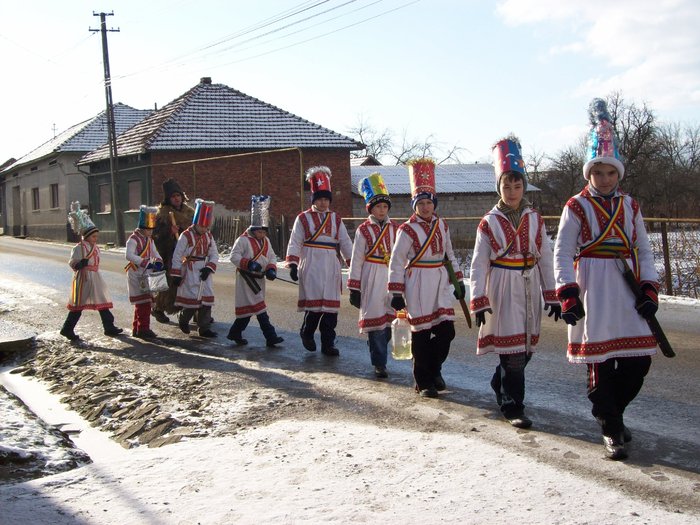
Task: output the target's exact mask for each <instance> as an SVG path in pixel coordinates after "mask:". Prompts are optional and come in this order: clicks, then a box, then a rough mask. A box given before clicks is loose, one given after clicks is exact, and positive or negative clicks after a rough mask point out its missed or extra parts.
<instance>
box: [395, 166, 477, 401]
mask: <svg viewBox="0 0 700 525" xmlns="http://www.w3.org/2000/svg"><path fill="white" fill-rule="evenodd" d="M409 177H410V183H411V195H412V199H411V207H412V208H413V211H414V214H413V215H412V216H411V218H410V219H409V220H408V221H406V222H405V223H403V224H402V225H401V226H400V227H399V232H398V234H397V236H396V242H395V243H394V250H393V251H392V252H391V262H390V264H389V284H388V290H389V292H391V293H392V294H393V298H392V300H391V306H392V307H393V308H394V309H395V310H403V309H404V308H406V310H407V313H408V321H409V323H410V324H411V352H412V353H413V377H414V379H415V381H416V391H417V392H419V393H420V395H421V397H438V391H440V390H444V389H445V388H446V387H445V381H444V379H443V377H442V373H441V370H442V364H443V363H444V361H445V359H447V355H448V354H449V351H450V343H451V342H452V340H453V339H454V337H455V329H454V317H455V312H454V308H453V301H454V297H453V293H454V296H455V297H456V298H457V299H463V298H464V296H465V288H464V283H462V281H461V279H462V272H461V271H457V272H456V277H457V279H459V284H460V286H459V288H458V289H457V290H454V288H453V286H452V285H451V284H450V278H449V275H448V273H447V270H446V269H445V266H444V265H443V260H444V259H445V257H447V259H449V261H450V262H451V263H452V265H453V267H455V268H458V265H457V261H456V260H455V256H454V252H453V251H452V240H451V239H450V231H449V229H448V227H447V223H446V222H445V221H444V220H443V219H440V218H439V217H438V216H437V215H436V214H435V208H436V207H437V196H436V194H435V163H434V162H433V161H432V160H431V159H417V160H414V161H412V162H411V163H409ZM404 297H405V299H404Z"/></svg>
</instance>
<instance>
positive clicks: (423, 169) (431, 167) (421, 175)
mask: <svg viewBox="0 0 700 525" xmlns="http://www.w3.org/2000/svg"><path fill="white" fill-rule="evenodd" d="M407 164H408V179H409V182H410V184H411V207H412V208H413V210H414V211H415V209H416V203H417V202H418V201H419V200H421V199H430V200H432V201H433V204H435V207H436V208H437V195H436V194H435V161H434V160H433V159H428V158H420V159H413V160H409V161H408V163H407Z"/></svg>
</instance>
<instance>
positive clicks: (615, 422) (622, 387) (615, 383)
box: [588, 356, 651, 436]
mask: <svg viewBox="0 0 700 525" xmlns="http://www.w3.org/2000/svg"><path fill="white" fill-rule="evenodd" d="M650 367H651V357H650V356H639V357H616V358H612V359H608V360H607V361H604V362H602V363H593V364H589V365H588V399H590V400H591V403H593V408H592V409H591V413H592V414H593V417H595V418H596V420H597V421H598V423H600V426H601V427H602V430H603V435H604V436H618V435H620V433H621V432H622V429H623V428H624V421H623V415H624V413H625V409H626V408H627V405H629V404H630V403H631V402H632V400H633V399H634V398H635V397H637V394H638V393H639V391H640V390H641V388H642V384H644V377H646V375H647V373H648V372H649V368H650Z"/></svg>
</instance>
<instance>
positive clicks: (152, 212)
mask: <svg viewBox="0 0 700 525" xmlns="http://www.w3.org/2000/svg"><path fill="white" fill-rule="evenodd" d="M157 213H158V208H156V207H154V206H146V205H145V204H142V205H141V208H139V228H142V229H149V230H152V229H153V228H155V227H156V215H157Z"/></svg>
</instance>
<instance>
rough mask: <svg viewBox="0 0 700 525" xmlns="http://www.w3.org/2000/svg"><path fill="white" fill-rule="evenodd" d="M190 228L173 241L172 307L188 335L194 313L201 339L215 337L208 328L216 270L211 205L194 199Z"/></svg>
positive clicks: (181, 328) (212, 208) (216, 254)
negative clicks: (212, 276)
mask: <svg viewBox="0 0 700 525" xmlns="http://www.w3.org/2000/svg"><path fill="white" fill-rule="evenodd" d="M195 204H196V206H195V212H194V217H193V219H192V225H191V226H190V227H189V228H187V229H186V230H185V231H184V232H182V234H180V238H179V239H178V241H177V245H176V246H175V251H174V252H173V261H172V266H171V269H170V275H171V276H172V282H173V284H174V285H175V286H177V296H176V297H175V306H179V307H181V308H182V310H181V311H180V313H179V316H178V325H179V326H180V330H182V331H183V332H184V333H186V334H189V333H190V320H191V319H192V317H193V316H194V314H195V312H196V313H197V326H198V327H199V335H200V336H202V337H216V332H214V331H213V330H212V329H211V328H210V326H211V307H212V306H214V286H213V284H212V281H213V279H210V278H209V277H210V275H211V274H212V273H214V272H215V271H216V265H217V263H218V262H219V250H218V249H217V247H216V241H215V240H214V237H213V236H212V234H211V232H210V231H209V227H210V226H211V224H212V222H213V220H214V202H213V201H205V200H202V199H197V200H196V201H195Z"/></svg>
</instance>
